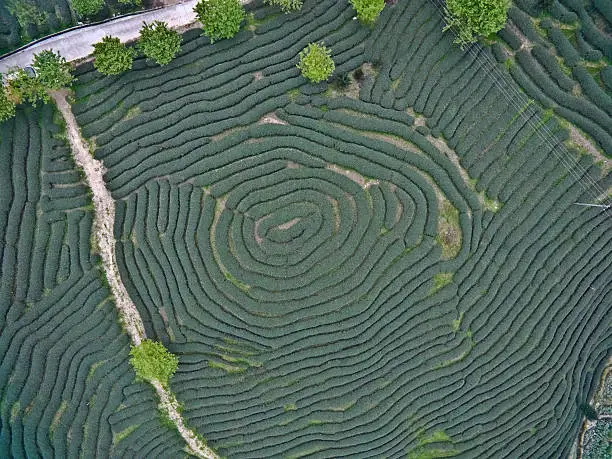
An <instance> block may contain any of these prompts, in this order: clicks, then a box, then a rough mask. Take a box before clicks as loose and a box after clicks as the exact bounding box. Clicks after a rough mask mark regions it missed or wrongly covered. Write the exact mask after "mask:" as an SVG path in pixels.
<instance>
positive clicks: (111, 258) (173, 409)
mask: <svg viewBox="0 0 612 459" xmlns="http://www.w3.org/2000/svg"><path fill="white" fill-rule="evenodd" d="M50 94H51V97H52V98H53V100H54V101H55V104H56V105H57V108H58V110H59V111H60V113H61V114H62V116H63V117H64V120H65V121H66V135H67V137H68V142H69V143H70V148H71V150H72V154H73V157H74V160H75V162H76V164H77V166H79V167H80V168H82V169H83V171H84V172H85V178H86V180H87V185H88V186H89V188H90V189H91V192H92V195H93V204H94V223H93V236H94V241H95V244H96V246H97V250H98V252H99V254H100V257H101V258H102V266H103V268H104V272H105V274H106V279H107V280H108V283H109V285H110V289H111V293H112V295H113V298H114V300H115V306H116V307H117V311H118V312H119V316H120V318H121V320H122V321H123V323H124V325H125V329H126V331H127V333H128V335H130V339H131V340H132V343H133V344H134V345H135V346H137V345H139V344H140V343H141V342H142V340H143V339H145V338H146V335H145V329H144V324H143V322H142V319H141V317H140V314H139V313H138V309H136V305H135V304H134V303H133V302H132V300H131V299H130V296H129V294H128V292H127V290H126V288H125V285H123V281H122V280H121V276H120V274H119V269H118V267H117V260H116V259H115V237H114V233H113V226H114V223H115V201H114V200H113V198H112V196H111V194H110V192H109V191H108V190H107V188H106V184H105V183H104V171H105V169H104V165H103V164H102V162H101V161H99V160H97V159H95V158H94V157H93V155H92V154H91V153H90V152H89V148H88V146H87V143H86V142H85V141H84V139H83V138H82V137H81V133H80V131H79V128H78V124H77V122H76V119H75V117H74V114H73V113H72V110H71V108H70V104H69V103H68V101H67V100H66V97H67V95H68V91H66V90H62V91H53V92H51V93H50ZM151 384H152V385H153V387H154V388H155V391H156V392H157V396H158V397H159V400H160V403H159V408H160V409H161V410H162V411H163V412H165V413H166V414H167V416H168V417H169V418H170V419H171V420H172V422H173V423H174V424H175V425H176V428H177V429H178V431H179V433H180V434H181V436H182V437H183V439H184V440H185V443H187V445H188V446H189V448H190V450H191V453H192V454H194V455H196V456H198V457H201V458H205V459H218V456H217V455H216V454H215V452H214V451H213V450H212V449H210V448H209V447H208V446H206V445H205V444H204V442H203V441H201V440H200V439H199V438H198V437H197V435H196V434H195V433H194V432H193V431H192V430H191V429H189V428H187V426H185V423H184V421H183V418H182V417H181V415H180V413H179V412H178V407H179V404H178V402H177V400H176V397H175V396H174V394H172V393H171V392H170V391H169V390H167V389H166V388H164V387H163V386H162V385H161V383H160V382H159V381H157V380H153V381H151Z"/></svg>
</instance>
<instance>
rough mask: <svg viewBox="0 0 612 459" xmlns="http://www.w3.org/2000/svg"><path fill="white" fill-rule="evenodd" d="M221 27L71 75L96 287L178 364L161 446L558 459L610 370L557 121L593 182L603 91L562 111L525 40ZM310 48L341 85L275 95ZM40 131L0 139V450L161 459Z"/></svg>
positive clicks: (431, 30)
mask: <svg viewBox="0 0 612 459" xmlns="http://www.w3.org/2000/svg"><path fill="white" fill-rule="evenodd" d="M564 1H565V0H562V3H563V2H564ZM557 3H558V2H556V3H555V5H556V4H557ZM519 5H522V3H519ZM247 10H248V12H249V14H250V16H249V20H248V25H246V26H244V27H243V29H242V30H241V32H239V33H238V35H236V36H235V37H234V38H233V39H231V40H222V41H216V42H215V43H214V45H211V44H210V42H209V41H208V39H206V38H204V37H202V36H201V30H191V31H189V32H187V33H186V34H185V35H184V37H183V47H182V51H181V54H180V55H179V56H178V57H177V58H176V59H175V60H174V61H172V62H171V63H170V64H168V65H167V66H164V67H163V68H161V67H159V66H155V65H154V64H152V63H148V62H146V61H145V60H144V59H142V58H138V59H136V60H135V61H134V68H133V70H132V71H130V72H126V73H124V74H122V75H120V76H113V77H102V76H101V75H100V74H99V73H97V72H96V71H95V70H94V69H93V66H92V65H91V64H84V65H82V66H81V67H79V69H78V70H77V81H76V85H75V94H74V103H73V105H72V109H73V112H74V114H75V115H76V118H77V121H78V123H79V125H80V127H81V131H82V134H83V136H84V137H86V138H87V139H89V140H90V142H91V144H92V149H93V148H95V149H94V155H95V157H96V158H98V159H101V160H103V161H104V165H105V167H106V168H107V172H106V174H105V180H106V184H107V187H108V188H109V189H110V191H111V193H112V196H113V198H114V199H115V200H116V206H117V207H116V210H117V214H116V219H115V227H114V231H115V237H116V239H117V259H118V265H119V270H120V273H121V277H122V279H123V282H124V283H125V284H126V287H127V290H128V292H129V294H130V297H131V298H132V300H133V301H134V303H135V304H136V306H137V308H138V311H139V313H140V316H141V317H142V319H143V320H144V323H145V329H146V334H147V336H148V337H149V338H151V339H154V340H158V341H161V342H162V343H163V344H164V345H165V346H166V347H167V348H168V349H169V350H170V351H171V352H172V353H174V354H175V355H177V356H178V357H179V365H178V370H177V372H176V374H175V375H174V377H173V378H172V381H171V386H172V390H173V392H174V393H175V394H176V396H177V398H178V400H179V402H180V403H181V404H182V415H183V417H184V418H185V420H186V422H187V423H188V424H189V425H190V426H192V427H193V428H194V429H195V430H196V431H197V432H198V433H199V434H201V435H202V436H204V437H205V438H206V440H207V442H208V444H209V445H210V446H211V447H212V448H214V449H215V450H216V451H217V452H218V453H219V454H220V455H221V456H225V457H229V458H267V457H292V458H298V457H313V458H314V457H316V458H323V457H328V458H332V457H333V458H335V457H354V458H378V457H389V458H390V457H394V458H395V457H398V458H399V457H402V458H406V457H408V458H411V459H416V458H422V459H423V458H438V457H457V458H485V457H487V458H488V457H490V458H540V457H541V458H557V457H567V455H568V454H569V453H570V450H571V449H572V445H573V443H574V441H575V439H576V437H577V436H578V431H579V428H580V426H581V424H582V421H583V416H584V415H583V412H582V411H581V409H580V405H581V404H585V403H589V400H590V398H591V396H592V394H593V392H594V391H595V389H596V386H597V384H598V382H599V379H600V376H601V374H602V370H603V366H604V364H605V362H606V361H607V360H608V358H609V356H610V350H611V348H612V329H611V328H610V323H611V320H612V287H611V286H612V244H611V242H612V232H611V231H610V229H611V227H610V221H611V220H610V217H611V216H612V209H610V208H608V209H602V208H598V207H588V206H580V205H576V204H575V203H577V202H578V203H608V201H609V191H608V190H609V189H610V186H611V185H612V181H611V180H610V175H609V174H607V175H606V174H605V173H602V169H601V168H600V165H598V164H595V163H594V159H593V157H592V156H590V155H587V154H584V152H582V151H580V150H579V149H576V148H574V147H575V144H573V143H572V142H570V140H572V139H571V137H570V133H568V129H567V127H568V125H567V121H569V122H571V123H574V124H575V126H577V127H578V128H580V129H581V130H583V131H584V133H585V134H584V135H585V136H589V137H590V139H591V140H592V143H593V145H594V147H593V148H594V149H595V150H597V151H598V156H599V157H602V158H603V157H605V155H608V156H609V155H610V154H612V140H611V139H612V132H611V131H612V123H610V122H609V121H610V116H611V113H610V111H609V108H610V107H608V106H607V105H606V104H607V102H606V101H607V100H608V99H609V97H610V91H609V88H608V89H606V88H607V86H605V85H604V84H603V83H601V81H600V80H593V81H594V84H595V86H592V85H591V84H590V83H584V81H586V80H584V81H583V80H582V79H581V78H582V77H583V76H584V77H585V78H586V76H585V75H583V73H584V71H586V72H587V73H588V69H587V70H584V69H583V70H584V71H583V70H580V69H581V68H583V67H581V65H586V66H587V67H588V64H584V60H579V61H578V62H579V64H580V65H578V63H577V66H576V67H574V72H575V73H573V74H572V76H571V77H570V76H567V75H566V74H565V73H563V75H565V78H567V79H572V87H573V85H575V84H579V85H581V87H582V88H583V91H584V93H582V92H581V93H578V92H575V94H574V95H568V94H567V91H569V93H570V94H571V92H572V90H571V88H570V83H569V80H568V81H565V79H563V78H562V77H560V76H559V79H557V80H555V81H557V82H560V81H565V83H566V86H567V88H565V89H564V90H563V89H558V88H557V87H556V86H553V85H548V84H547V83H546V82H545V80H546V81H549V80H550V81H552V80H551V79H554V78H555V77H554V75H555V74H554V68H553V67H552V66H551V67H550V68H549V67H546V68H547V69H548V70H549V71H550V72H551V73H546V72H544V73H538V72H539V70H538V71H537V72H536V71H535V70H533V69H534V68H535V66H536V64H533V63H532V61H533V60H534V59H539V57H538V56H539V54H538V53H539V51H536V50H537V49H540V48H538V46H539V47H541V49H542V51H541V54H542V56H543V55H545V54H546V53H547V52H548V51H546V49H548V48H547V46H550V43H549V42H548V41H546V40H545V38H544V37H542V36H541V35H539V34H537V32H536V36H533V37H532V38H531V39H532V40H533V41H534V43H536V45H535V46H534V47H533V48H529V49H527V50H526V49H525V48H521V45H520V44H519V45H518V46H514V45H513V44H512V43H510V46H505V45H504V44H503V43H502V40H501V39H500V40H499V41H497V42H496V44H495V45H493V46H492V47H482V46H480V45H474V46H472V47H470V48H469V49H467V50H465V51H462V50H460V49H459V48H458V47H457V46H456V45H454V44H453V37H452V35H450V34H449V33H443V32H442V28H443V26H444V24H443V20H442V17H441V15H440V11H439V10H438V9H437V7H436V4H435V3H432V2H431V1H430V0H410V1H401V0H400V1H399V2H397V3H396V4H394V5H387V7H385V9H384V11H383V13H382V15H381V17H380V18H379V20H378V21H377V22H376V24H375V25H374V26H373V27H371V28H370V27H366V26H363V25H360V24H359V22H358V21H356V20H354V19H353V16H354V11H353V10H352V9H351V8H350V7H348V6H347V2H346V1H345V0H318V1H310V0H306V1H305V3H304V6H303V8H302V10H301V11H300V12H299V13H293V14H286V15H285V14H282V15H279V14H278V10H276V9H272V8H269V7H266V6H264V5H263V4H261V3H258V2H256V3H255V4H252V5H250V6H249V7H247ZM528 14H529V12H524V11H523V10H522V9H519V8H516V9H515V10H513V12H512V13H511V25H510V27H509V28H508V30H507V31H505V32H502V33H501V34H500V36H501V37H502V39H503V40H505V41H506V42H510V41H511V40H512V39H511V38H510V34H511V33H512V32H513V31H514V32H516V30H515V29H514V27H517V26H515V25H514V24H515V21H516V22H518V21H520V20H519V19H516V18H518V17H528V16H527V15H528ZM533 14H534V15H535V13H533ZM555 20H556V19H555ZM529 24H533V23H532V22H529ZM555 24H556V23H553V26H551V27H552V29H551V30H553V29H554V26H555ZM518 27H520V29H521V30H522V32H520V31H519V32H516V33H517V34H518V33H526V32H525V30H523V27H522V26H521V24H518ZM551 33H552V32H551ZM562 35H563V34H562ZM563 36H564V35H563ZM538 37H540V38H538ZM538 40H540V41H538ZM320 41H324V42H325V45H326V46H327V47H329V48H330V49H331V50H332V56H333V59H334V62H335V67H336V69H335V75H336V76H342V75H344V74H347V76H346V77H345V78H344V82H343V79H342V78H338V77H336V78H335V79H333V80H332V81H330V82H329V83H321V84H317V85H314V84H309V83H307V82H306V80H305V79H304V78H303V77H302V76H301V75H300V73H299V70H298V69H297V68H296V63H297V60H296V57H297V56H298V54H299V52H300V51H301V50H302V49H303V48H304V47H305V46H306V45H307V44H308V43H312V42H320ZM587 41H588V40H587ZM553 42H554V40H553ZM554 43H555V45H556V42H554ZM595 45H596V43H594V44H591V45H590V46H592V47H593V46H595ZM564 49H565V48H564ZM515 51H516V53H515ZM568 52H569V51H568ZM508 59H510V60H511V61H512V64H511V65H505V64H504V62H505V61H506V60H508ZM543 59H544V60H543V61H541V63H538V64H537V66H540V65H545V64H544V62H545V61H546V59H548V58H546V57H544V58H543ZM599 59H600V61H598V62H599V64H598V65H600V66H601V68H603V67H604V66H605V65H607V64H605V63H606V62H609V61H606V60H605V59H609V56H608V57H605V56H599ZM549 60H550V59H549ZM546 62H548V61H546ZM555 62H557V61H556V58H555ZM608 68H609V67H608ZM537 69H540V67H537ZM598 69H600V67H598ZM540 70H541V69H540ZM602 73H603V70H602ZM589 75H591V73H589ZM539 78H541V80H538V79H539ZM574 78H575V81H576V82H577V83H576V82H575V81H574V80H573V79H574ZM602 79H605V78H602ZM606 81H607V80H606ZM600 83H601V84H600ZM559 84H561V83H559ZM583 84H584V86H588V87H590V88H591V89H586V88H585V87H584V86H582V85H583ZM606 84H607V83H606ZM544 88H547V90H550V91H552V92H551V94H544V93H543V91H544ZM591 90H592V93H590V92H589V91H591ZM564 91H565V92H564ZM597 91H599V92H597ZM597 94H599V96H596V95H597ZM601 94H603V95H604V96H606V97H608V99H606V98H605V97H604V96H601ZM62 129H63V128H62V126H61V125H59V124H58V122H57V117H54V111H53V109H52V108H50V107H44V108H42V109H41V108H38V109H20V110H19V111H18V116H17V118H16V119H15V120H12V121H10V122H8V123H5V124H3V125H1V126H0V139H1V140H0V157H1V158H2V161H3V164H5V167H3V168H0V186H1V187H2V188H1V190H0V241H1V242H0V254H1V258H0V260H1V262H2V264H1V265H0V311H1V312H2V313H1V314H0V349H1V350H2V352H0V395H1V400H0V414H1V416H0V420H1V423H0V451H9V454H10V455H12V456H14V457H40V456H43V457H51V456H55V457H79V456H85V457H93V456H95V457H147V458H151V457H159V458H170V457H172V458H174V457H182V456H184V455H185V454H186V453H185V452H184V442H183V441H182V439H181V438H180V437H179V436H178V434H177V433H176V431H175V430H172V429H169V428H168V427H167V425H166V424H164V422H163V420H160V418H159V416H158V414H157V411H156V409H155V404H156V399H155V397H154V394H153V391H152V390H150V389H149V387H148V386H146V385H144V384H142V383H139V382H137V381H136V380H135V374H134V372H133V370H132V369H131V368H130V366H129V363H128V360H129V339H128V337H127V335H126V334H125V333H123V332H122V328H121V325H120V324H119V321H118V316H117V313H116V311H115V309H114V307H113V302H112V298H111V296H110V293H109V289H108V287H107V286H106V283H105V281H104V276H103V273H102V271H101V269H100V263H99V259H98V257H97V256H96V255H92V250H91V247H90V239H91V223H92V205H91V198H90V196H89V195H88V193H87V188H86V187H85V186H84V185H83V180H82V177H81V175H80V173H79V172H78V170H77V169H76V168H75V166H74V163H73V162H72V160H71V158H70V154H69V149H68V148H67V146H66V142H65V137H64V135H63V130H62ZM606 199H607V200H608V201H606Z"/></svg>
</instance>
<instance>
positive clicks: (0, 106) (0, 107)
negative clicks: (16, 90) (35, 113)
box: [0, 88, 16, 122]
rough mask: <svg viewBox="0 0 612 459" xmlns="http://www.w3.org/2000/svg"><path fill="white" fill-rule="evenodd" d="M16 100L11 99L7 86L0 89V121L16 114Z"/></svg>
mask: <svg viewBox="0 0 612 459" xmlns="http://www.w3.org/2000/svg"><path fill="white" fill-rule="evenodd" d="M15 106H16V105H15V102H14V101H13V100H11V99H10V97H9V95H8V93H7V92H6V89H5V88H2V90H0V122H1V121H6V120H8V119H10V118H13V117H14V116H15Z"/></svg>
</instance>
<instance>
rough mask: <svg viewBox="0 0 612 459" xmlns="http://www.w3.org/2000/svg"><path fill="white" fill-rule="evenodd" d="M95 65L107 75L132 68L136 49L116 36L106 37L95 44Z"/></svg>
mask: <svg viewBox="0 0 612 459" xmlns="http://www.w3.org/2000/svg"><path fill="white" fill-rule="evenodd" d="M93 46H94V52H93V56H94V67H95V68H96V69H97V70H98V72H100V73H103V74H105V75H117V74H119V73H121V72H125V71H126V70H129V69H131V68H132V62H133V61H134V50H132V49H130V48H127V47H126V46H125V45H124V44H122V43H121V41H120V40H119V39H118V38H116V37H108V36H107V37H104V38H103V39H102V41H101V42H98V43H95V44H94V45H93Z"/></svg>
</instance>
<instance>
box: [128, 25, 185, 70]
mask: <svg viewBox="0 0 612 459" xmlns="http://www.w3.org/2000/svg"><path fill="white" fill-rule="evenodd" d="M181 40H182V37H181V36H180V35H179V34H178V32H176V31H174V30H172V29H170V28H168V24H166V23H165V22H161V21H155V22H153V23H152V24H147V23H146V22H145V23H144V24H143V26H142V29H140V39H139V41H138V49H139V50H140V51H141V52H142V54H144V55H145V56H146V57H148V58H149V59H151V60H153V61H154V62H156V63H158V64H159V65H166V64H168V63H169V62H170V61H171V60H172V59H174V57H175V56H176V55H177V54H178V52H179V51H180V49H181Z"/></svg>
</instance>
